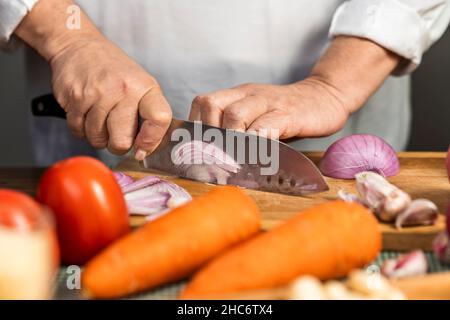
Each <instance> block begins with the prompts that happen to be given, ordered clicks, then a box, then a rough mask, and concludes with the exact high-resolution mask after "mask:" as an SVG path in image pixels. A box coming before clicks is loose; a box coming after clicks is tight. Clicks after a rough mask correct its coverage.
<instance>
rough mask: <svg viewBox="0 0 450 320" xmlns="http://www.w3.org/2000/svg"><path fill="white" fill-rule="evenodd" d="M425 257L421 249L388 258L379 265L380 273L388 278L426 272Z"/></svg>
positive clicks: (426, 263)
mask: <svg viewBox="0 0 450 320" xmlns="http://www.w3.org/2000/svg"><path fill="white" fill-rule="evenodd" d="M427 270H428V262H427V257H426V256H425V254H424V253H423V252H422V251H421V250H416V251H413V252H410V253H408V254H404V255H401V256H400V257H398V258H397V259H388V260H386V261H384V263H383V265H382V266H381V273H382V274H383V275H385V276H386V277H388V278H405V277H410V276H418V275H422V274H425V273H427Z"/></svg>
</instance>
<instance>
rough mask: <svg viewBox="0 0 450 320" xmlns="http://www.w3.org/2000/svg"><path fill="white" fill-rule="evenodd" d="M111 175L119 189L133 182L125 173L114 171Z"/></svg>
mask: <svg viewBox="0 0 450 320" xmlns="http://www.w3.org/2000/svg"><path fill="white" fill-rule="evenodd" d="M113 175H114V178H115V179H116V181H117V183H118V184H119V186H120V187H121V188H123V187H125V186H127V185H129V184H131V183H133V182H134V179H133V178H132V177H131V176H129V175H127V174H126V173H123V172H119V171H114V172H113Z"/></svg>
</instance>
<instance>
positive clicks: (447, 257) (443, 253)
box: [432, 231, 450, 264]
mask: <svg viewBox="0 0 450 320" xmlns="http://www.w3.org/2000/svg"><path fill="white" fill-rule="evenodd" d="M432 247H433V252H434V255H435V256H436V257H437V258H438V260H439V261H441V262H443V263H446V264H448V263H450V247H449V239H448V234H447V232H446V231H443V232H441V233H439V234H438V235H437V236H436V238H434V240H433V245H432Z"/></svg>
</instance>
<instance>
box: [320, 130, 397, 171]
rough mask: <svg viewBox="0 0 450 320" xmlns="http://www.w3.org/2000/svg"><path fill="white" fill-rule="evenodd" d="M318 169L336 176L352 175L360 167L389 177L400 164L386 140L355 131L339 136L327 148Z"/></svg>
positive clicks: (359, 169) (361, 169)
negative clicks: (349, 134)
mask: <svg viewBox="0 0 450 320" xmlns="http://www.w3.org/2000/svg"><path fill="white" fill-rule="evenodd" d="M320 170H321V171H322V173H323V174H324V175H326V176H328V177H332V178H338V179H354V177H355V174H357V173H360V172H363V171H373V172H376V173H378V174H380V175H382V176H384V177H389V176H394V175H396V174H397V173H398V172H399V170H400V164H399V161H398V158H397V155H396V153H395V151H394V149H393V148H392V147H391V146H390V145H389V144H388V143H387V142H386V141H384V140H383V139H381V138H379V137H377V136H374V135H370V134H355V135H351V136H347V137H344V138H342V139H339V140H338V141H336V142H334V143H333V144H332V145H331V146H330V147H329V148H328V149H327V151H326V152H325V155H324V156H323V159H322V161H321V162H320Z"/></svg>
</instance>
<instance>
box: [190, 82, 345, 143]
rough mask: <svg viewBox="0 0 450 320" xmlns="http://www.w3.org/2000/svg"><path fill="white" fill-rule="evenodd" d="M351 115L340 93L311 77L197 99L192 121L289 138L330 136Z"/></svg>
mask: <svg viewBox="0 0 450 320" xmlns="http://www.w3.org/2000/svg"><path fill="white" fill-rule="evenodd" d="M348 116H349V112H348V111H347V110H346V108H345V105H344V103H343V101H342V100H341V98H340V92H339V91H338V90H337V89H336V88H334V87H332V86H331V85H329V84H327V83H326V82H324V81H323V80H321V79H320V78H317V77H314V76H311V77H309V78H306V79H305V80H303V81H300V82H298V83H295V84H290V85H267V84H257V83H250V84H244V85H240V86H237V87H234V88H231V89H225V90H219V91H215V92H212V93H209V94H205V95H200V96H197V97H196V98H195V99H194V101H193V103H192V108H191V113H190V116H189V119H190V120H199V121H202V122H203V123H204V124H208V125H212V126H216V127H223V128H229V129H236V130H241V131H248V130H254V131H256V132H260V131H262V129H265V130H268V132H271V131H270V130H273V129H275V130H279V131H278V133H279V138H281V139H286V138H290V137H319V136H325V135H330V134H332V133H334V132H336V131H338V130H340V129H341V128H342V127H343V126H344V124H345V122H346V120H347V118H348ZM274 132H276V131H274Z"/></svg>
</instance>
